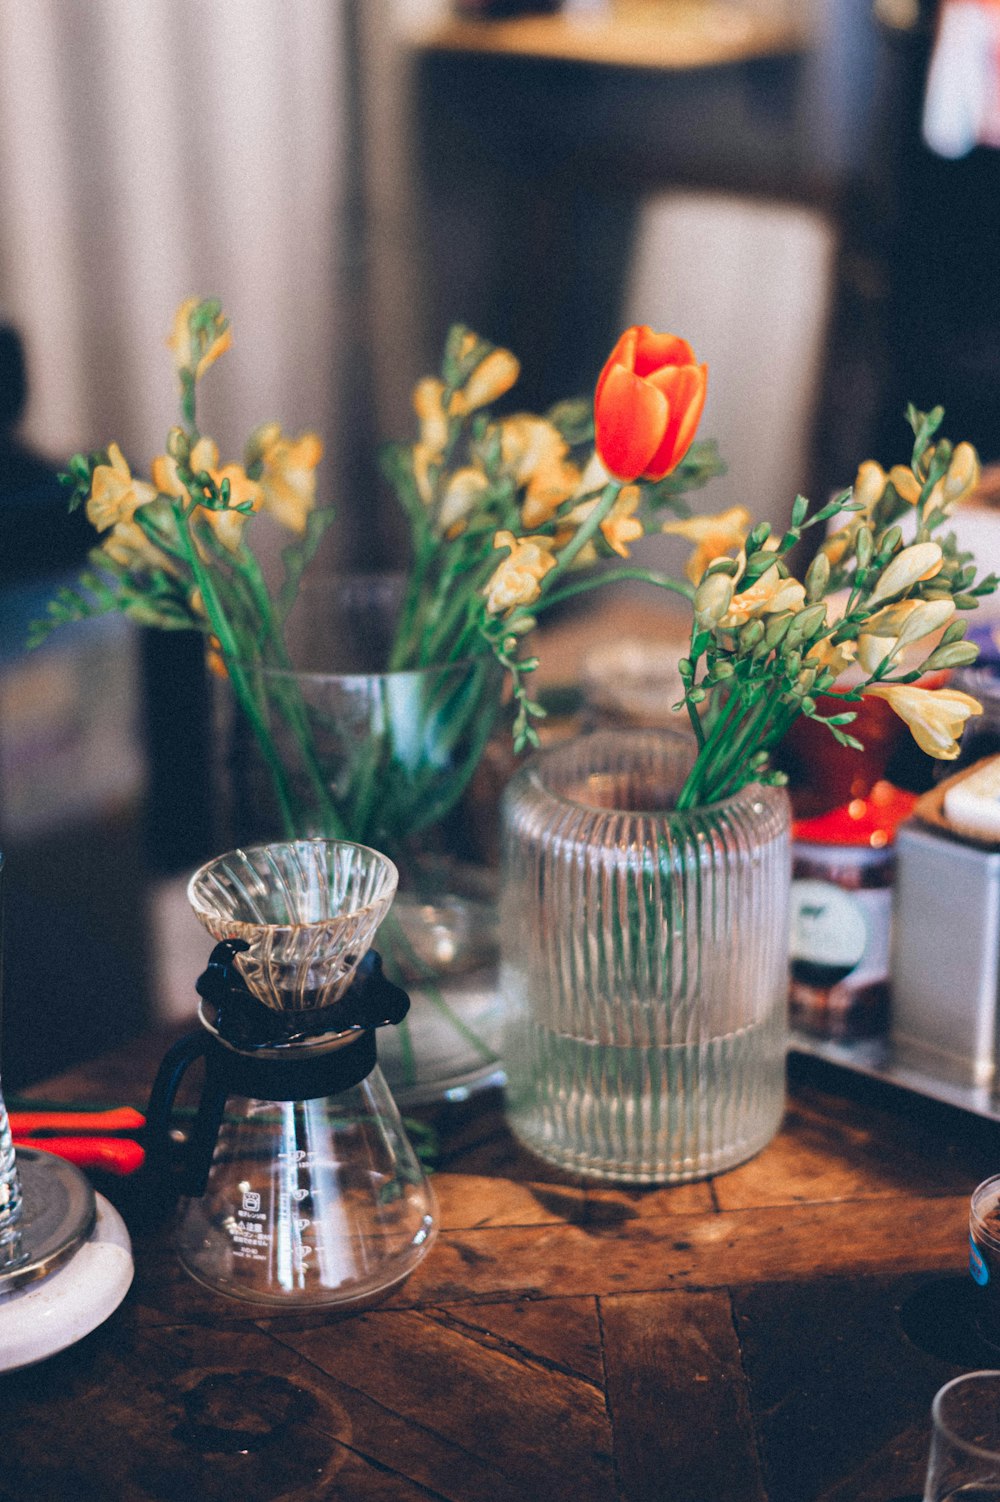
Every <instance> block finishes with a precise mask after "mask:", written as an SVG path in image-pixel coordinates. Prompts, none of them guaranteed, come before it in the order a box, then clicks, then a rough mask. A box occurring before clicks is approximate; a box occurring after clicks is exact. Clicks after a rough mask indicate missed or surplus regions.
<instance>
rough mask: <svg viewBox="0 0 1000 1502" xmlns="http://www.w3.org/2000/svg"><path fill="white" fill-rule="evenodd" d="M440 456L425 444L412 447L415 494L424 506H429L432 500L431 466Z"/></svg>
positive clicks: (416, 444)
mask: <svg viewBox="0 0 1000 1502" xmlns="http://www.w3.org/2000/svg"><path fill="white" fill-rule="evenodd" d="M439 457H440V455H439V454H438V453H436V451H435V450H434V449H432V448H431V447H430V445H429V444H426V443H415V444H414V445H413V479H414V482H415V484H416V487H417V494H418V495H419V497H420V499H421V500H422V501H423V503H424V505H425V506H429V505H430V504H431V501H433V499H434V481H433V479H432V477H431V465H432V464H435V463H436V462H437V460H438V458H439Z"/></svg>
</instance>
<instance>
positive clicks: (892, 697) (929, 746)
mask: <svg viewBox="0 0 1000 1502" xmlns="http://www.w3.org/2000/svg"><path fill="white" fill-rule="evenodd" d="M863 692H864V694H865V696H866V697H871V698H874V699H884V700H885V701H886V703H887V704H888V705H889V708H890V709H892V710H893V711H894V712H895V713H896V714H898V715H899V717H900V719H901V720H904V721H905V722H906V724H907V725H908V726H909V729H910V733H911V734H912V736H913V739H914V740H915V741H916V743H917V745H918V746H919V747H920V749H921V750H922V751H926V752H927V755H928V756H933V757H936V759H937V760H938V761H954V760H955V757H956V756H957V755H958V750H959V747H958V737H959V736H960V735H961V733H962V731H963V729H964V728H965V722H966V720H967V719H969V717H970V716H971V715H978V714H982V712H983V706H982V705H981V704H980V703H979V701H978V700H976V699H973V697H972V695H971V694H963V693H962V692H961V691H960V690H959V689H957V688H933V689H931V688H916V687H915V686H914V685H913V684H911V683H872V684H870V685H869V686H868V687H867V688H866V689H864V691H863Z"/></svg>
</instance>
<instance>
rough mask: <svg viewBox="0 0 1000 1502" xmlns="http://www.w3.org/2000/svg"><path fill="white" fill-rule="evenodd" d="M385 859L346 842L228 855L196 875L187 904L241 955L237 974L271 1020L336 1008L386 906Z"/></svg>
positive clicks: (388, 876)
mask: <svg viewBox="0 0 1000 1502" xmlns="http://www.w3.org/2000/svg"><path fill="white" fill-rule="evenodd" d="M397 880H398V875H397V872H396V867H395V866H394V865H393V863H392V861H390V860H389V859H388V857H387V856H384V855H382V854H380V852H379V851H377V850H370V849H369V848H368V846H367V845H355V844H351V843H350V842H348V841H346V840H322V839H316V840H294V841H291V842H289V843H288V844H273V845H253V846H250V847H249V848H248V849H246V850H231V851H229V852H228V854H226V855H220V856H218V857H217V858H216V859H215V860H212V861H209V862H208V864H207V865H204V866H202V867H201V869H200V870H198V871H196V872H195V874H194V875H193V876H192V878H191V880H190V882H189V883H188V899H189V901H190V903H191V906H192V907H193V908H194V911H195V913H196V915H197V917H198V918H199V919H200V921H201V922H202V923H203V924H204V926H205V927H206V928H207V929H208V931H209V933H210V934H211V935H212V937H213V938H215V939H236V940H239V941H241V942H242V943H243V944H245V945H246V946H247V947H246V949H245V950H243V951H242V952H241V953H239V954H238V955H237V957H236V967H237V969H238V970H239V972H240V974H241V975H242V977H243V979H244V980H245V981H246V984H247V986H248V987H249V989H250V991H251V993H252V994H253V995H254V996H255V997H256V998H257V1000H258V1001H260V1002H262V1003H263V1005H264V1006H267V1007H271V1008H272V1010H274V1011H278V1012H280V1011H301V1010H305V1009H306V1008H312V1007H327V1006H330V1005H332V1004H333V1003H334V1002H335V1001H339V999H340V997H341V996H343V994H344V992H345V991H346V990H347V988H348V986H349V985H350V984H351V981H352V980H353V979H354V975H355V971H356V970H357V967H358V963H359V961H360V960H361V958H362V956H363V955H364V954H365V952H366V951H367V950H368V949H369V947H370V946H371V942H372V940H373V939H374V937H375V933H376V930H377V929H378V926H379V924H380V923H381V922H382V919H383V918H384V917H385V915H386V913H387V912H388V911H389V908H390V906H391V905H392V899H393V897H394V896H395V893H396V883H397Z"/></svg>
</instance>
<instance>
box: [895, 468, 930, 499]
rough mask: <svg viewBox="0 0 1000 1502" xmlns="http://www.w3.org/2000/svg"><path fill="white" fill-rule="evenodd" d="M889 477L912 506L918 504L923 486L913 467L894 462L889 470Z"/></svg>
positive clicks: (901, 495) (900, 494)
mask: <svg viewBox="0 0 1000 1502" xmlns="http://www.w3.org/2000/svg"><path fill="white" fill-rule="evenodd" d="M889 479H890V480H891V481H892V483H893V485H894V486H895V489H896V494H897V495H899V496H900V497H901V498H902V499H903V500H904V501H907V502H908V503H909V504H910V505H911V506H915V505H916V504H917V502H918V501H919V499H920V491H921V489H922V488H923V487H922V486H921V484H920V481H919V480H918V479H917V477H916V475H915V474H914V473H913V470H912V469H910V468H909V467H908V466H907V465H905V464H894V465H893V466H892V468H891V469H890V471H889Z"/></svg>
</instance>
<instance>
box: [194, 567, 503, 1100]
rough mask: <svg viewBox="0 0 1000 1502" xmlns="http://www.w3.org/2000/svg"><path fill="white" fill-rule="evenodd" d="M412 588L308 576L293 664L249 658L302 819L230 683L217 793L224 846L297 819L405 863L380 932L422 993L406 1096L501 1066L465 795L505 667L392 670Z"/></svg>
mask: <svg viewBox="0 0 1000 1502" xmlns="http://www.w3.org/2000/svg"><path fill="white" fill-rule="evenodd" d="M401 587H402V581H401V580H400V579H398V578H396V577H394V576H380V575H373V576H360V577H356V578H350V577H349V578H345V579H340V580H336V579H335V580H324V581H320V583H319V584H317V585H316V586H315V587H312V588H304V589H303V590H302V593H301V596H300V600H299V603H298V606H297V609H296V612H293V615H292V617H291V618H290V621H289V632H288V635H289V641H290V650H291V652H292V655H293V657H294V661H295V664H296V666H295V669H294V670H292V669H288V670H279V669H275V668H271V667H260V666H256V665H248V666H247V669H246V671H247V675H248V679H249V682H250V683H251V685H252V688H253V692H254V696H255V698H256V700H257V702H258V704H259V705H260V706H262V707H263V708H264V710H265V713H266V716H267V719H268V724H269V730H270V732H271V735H272V737H273V742H274V746H275V750H276V753H277V756H278V759H279V760H280V763H281V765H282V767H283V769H284V773H285V778H286V784H287V788H288V793H289V802H290V817H291V821H292V824H293V826H294V827H293V829H292V830H291V831H289V829H288V828H287V827H286V825H287V820H285V821H283V820H282V817H281V814H280V810H279V809H278V807H277V804H276V801H275V792H274V782H273V777H272V775H271V771H270V769H269V768H268V766H267V765H266V764H265V762H264V761H263V759H262V757H261V755H260V749H259V746H258V745H257V743H256V741H255V739H254V736H253V734H252V733H251V730H250V727H249V725H248V724H247V723H246V721H245V718H244V717H243V716H242V715H240V714H239V713H237V711H236V706H235V703H234V698H233V695H232V693H231V692H230V691H229V685H228V684H226V683H222V684H220V692H219V693H218V694H217V695H216V701H215V732H216V733H215V741H216V748H217V768H216V779H215V781H216V798H215V801H216V814H217V819H218V824H219V830H218V835H217V840H218V847H219V848H220V849H227V848H230V847H232V846H235V845H237V844H240V843H246V842H249V843H256V842H257V841H260V840H264V839H275V838H279V837H287V835H288V833H289V832H293V833H294V834H295V835H296V836H299V837H306V836H313V835H327V836H334V837H337V838H345V839H350V840H356V841H358V842H359V843H360V844H364V845H370V846H373V847H374V848H376V849H378V850H381V851H384V852H385V854H387V855H389V856H390V857H391V859H392V860H393V861H394V862H395V863H396V865H397V867H398V868H399V872H400V890H399V896H398V898H397V901H396V904H395V906H394V908H393V910H392V912H391V913H390V915H389V917H388V919H387V920H386V923H385V924H384V926H383V928H382V930H381V933H380V935H379V943H380V946H381V948H382V950H383V958H384V959H385V961H386V964H387V967H388V968H389V971H390V973H392V974H393V976H394V978H395V979H397V980H398V981H399V983H400V984H402V985H403V986H404V987H405V988H406V989H407V990H408V991H409V993H410V996H411V1000H412V1003H413V1005H412V1009H411V1012H410V1015H409V1017H408V1018H407V1019H406V1021H405V1022H404V1023H403V1024H402V1026H401V1027H399V1028H395V1029H393V1035H392V1036H391V1037H390V1038H387V1039H386V1041H385V1043H384V1045H383V1067H384V1069H385V1074H386V1077H387V1079H388V1080H389V1083H390V1085H391V1087H392V1090H393V1093H394V1095H395V1097H396V1099H397V1100H398V1101H399V1102H400V1104H402V1105H405V1106H407V1107H409V1106H413V1105H417V1104H422V1103H425V1102H429V1101H434V1100H440V1099H442V1098H448V1097H451V1098H460V1097H462V1096H463V1095H465V1094H468V1093H469V1091H471V1090H473V1089H475V1088H479V1087H481V1086H482V1085H484V1084H486V1083H490V1082H493V1081H497V1080H498V1079H500V1078H502V1074H501V1072H500V1071H501V1066H500V1060H499V1057H498V1055H497V1051H496V1043H497V1039H496V1029H497V1016H498V1007H497V993H496V974H497V915H496V884H497V883H496V872H495V871H493V870H491V869H490V867H489V862H488V859H487V854H488V847H489V845H490V844H491V843H492V841H491V840H490V839H489V833H490V831H489V830H485V831H484V830H483V829H481V828H480V827H479V824H478V823H477V813H478V811H479V808H480V806H481V800H476V799H473V798H472V797H471V796H470V797H466V796H465V795H466V794H467V792H468V790H469V786H470V783H471V781H472V779H473V777H474V775H475V773H476V771H477V768H478V767H479V765H480V762H481V760H482V758H483V753H484V751H485V749H486V744H487V740H488V738H489V736H490V734H491V731H492V730H493V727H494V725H495V723H496V720H497V717H498V713H499V709H500V704H501V698H502V692H503V677H504V675H503V671H502V669H501V668H500V667H499V665H498V663H497V662H496V660H495V658H494V657H493V656H492V655H491V654H489V653H487V654H486V655H480V656H477V657H472V658H466V659H465V660H463V661H458V662H446V663H438V664H429V665H427V666H423V667H417V668H408V669H398V670H396V669H389V668H388V667H387V663H388V662H389V661H390V658H391V648H392V640H393V630H394V622H395V619H396V615H397V613H398V610H399V596H400V591H401ZM489 812H492V813H493V815H494V816H495V804H493V806H492V808H491V810H489Z"/></svg>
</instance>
